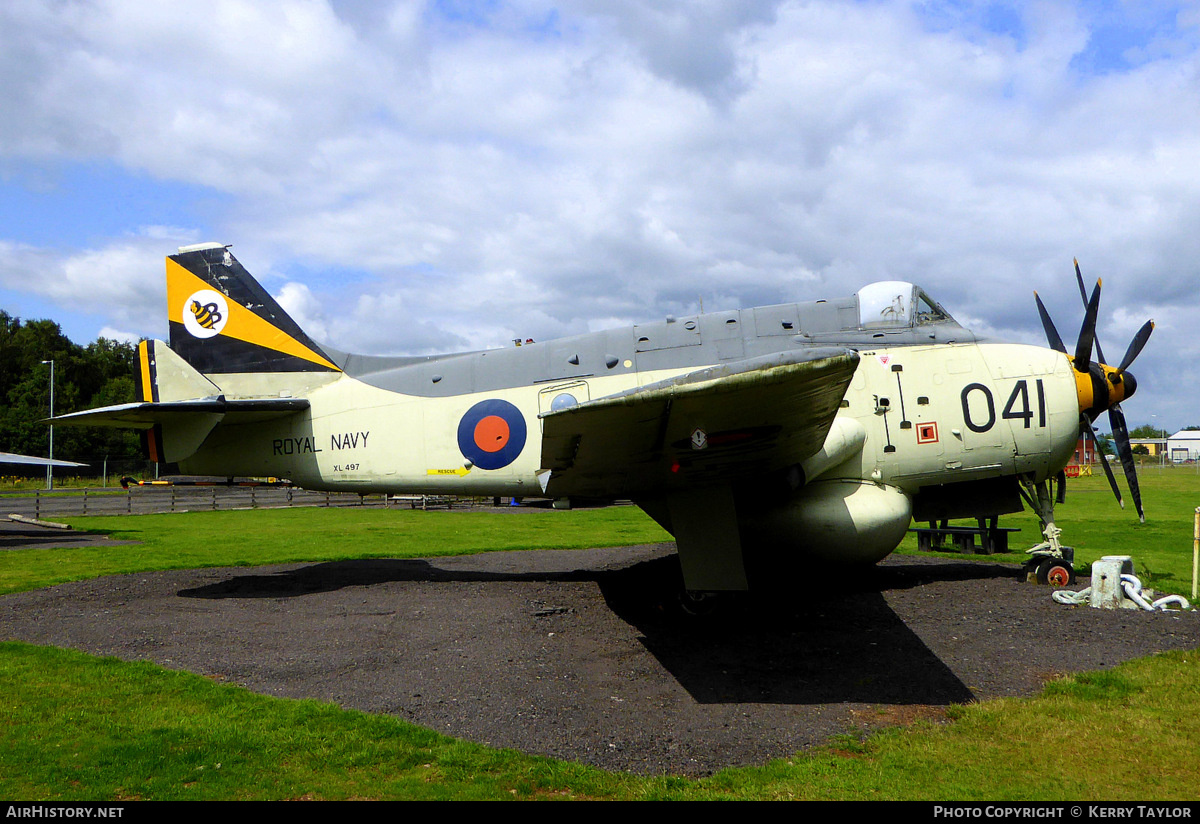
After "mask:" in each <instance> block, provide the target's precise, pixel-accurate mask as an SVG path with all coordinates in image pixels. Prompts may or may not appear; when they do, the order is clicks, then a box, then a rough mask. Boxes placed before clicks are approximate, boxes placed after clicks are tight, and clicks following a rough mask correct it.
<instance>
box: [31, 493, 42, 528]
mask: <svg viewBox="0 0 1200 824" xmlns="http://www.w3.org/2000/svg"><path fill="white" fill-rule="evenodd" d="M33 517H35V518H37V519H38V520H39V521H40V520H41V519H42V493H41V492H39V491H38V490H36V489H35V490H34V491H33Z"/></svg>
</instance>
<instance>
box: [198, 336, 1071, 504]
mask: <svg viewBox="0 0 1200 824" xmlns="http://www.w3.org/2000/svg"><path fill="white" fill-rule="evenodd" d="M860 356H861V359H860V363H859V366H858V369H857V371H856V373H855V376H854V378H853V380H852V382H851V385H850V388H849V389H848V390H847V392H846V396H845V401H844V403H843V408H842V410H841V412H840V413H839V415H840V416H846V417H850V418H853V419H855V420H856V421H857V422H858V423H859V424H860V425H861V426H862V428H863V429H864V430H865V433H866V437H865V439H864V444H863V448H862V450H861V451H860V452H858V453H857V454H856V455H854V456H853V457H851V458H850V459H849V460H847V461H845V462H844V463H842V464H840V465H839V466H836V467H831V468H827V469H825V471H824V473H823V474H822V479H825V480H829V479H835V478H845V479H855V480H859V479H861V480H863V481H866V482H874V483H877V484H884V485H888V486H890V487H893V488H895V489H898V490H900V491H902V492H903V493H905V494H906V495H910V496H911V495H912V494H914V493H915V492H916V490H917V489H918V488H919V487H920V486H923V485H927V484H949V483H954V482H958V481H968V480H978V479H982V478H989V477H997V476H1000V475H1013V474H1016V473H1028V474H1030V475H1032V476H1033V477H1034V479H1043V478H1046V477H1048V476H1050V475H1053V474H1054V473H1056V472H1057V471H1058V470H1059V469H1060V468H1061V467H1062V466H1064V465H1065V464H1066V463H1067V461H1068V459H1069V458H1070V456H1071V454H1072V453H1073V451H1074V448H1075V443H1076V438H1077V433H1078V431H1079V430H1078V417H1079V407H1078V400H1077V394H1076V385H1075V378H1074V375H1073V373H1072V370H1071V368H1070V364H1069V362H1068V360H1067V359H1066V358H1065V357H1064V356H1063V355H1061V354H1059V353H1057V352H1054V351H1052V350H1049V349H1043V348H1039V347H1033V346H1025V345H1018V344H974V343H970V344H937V345H929V346H904V347H895V348H891V349H880V350H865V349H864V350H863V351H862V352H861V353H860ZM896 367H900V369H899V370H897V369H896ZM687 371H690V370H688V369H674V370H671V369H666V370H656V371H642V372H639V371H637V370H636V369H635V368H632V367H625V366H624V365H623V364H622V365H621V366H620V367H618V368H617V369H615V370H614V373H612V374H608V375H603V376H594V377H588V378H585V379H577V378H576V379H570V380H564V381H560V382H547V383H538V384H534V385H529V386H519V387H514V388H511V389H505V390H500V391H494V392H485V393H474V394H466V395H456V396H451V397H421V396H415V395H406V394H401V393H397V392H391V391H387V390H384V389H380V388H377V387H374V386H371V385H369V384H366V383H363V382H362V381H360V380H356V379H354V378H351V377H349V376H347V375H344V374H337V375H322V376H312V375H287V374H264V373H258V374H243V375H210V376H209V377H210V378H211V379H213V380H214V382H216V383H218V384H219V385H220V386H221V387H222V389H223V390H225V391H229V392H230V393H231V395H236V396H238V397H249V396H259V397H266V396H272V397H279V396H280V395H281V394H283V395H288V394H295V395H296V396H301V395H303V396H305V397H307V398H308V400H309V402H310V409H309V410H308V411H307V412H306V413H302V414H299V415H294V416H291V417H282V418H278V419H276V420H273V421H259V422H255V423H253V424H246V425H241V426H233V425H223V426H219V427H217V429H215V430H214V431H213V433H212V434H211V435H210V436H209V438H208V439H207V440H206V441H205V443H204V444H203V446H202V447H201V448H200V450H198V451H197V453H196V454H195V455H194V456H192V457H191V458H189V459H187V460H185V461H183V462H181V466H182V468H183V469H184V471H186V472H188V473H193V474H221V475H249V476H279V477H287V478H290V479H292V480H293V481H295V482H296V483H297V484H299V485H301V486H304V487H306V488H309V489H328V490H345V491H357V492H364V493H369V492H389V493H392V492H411V493H418V494H421V493H424V494H458V495H488V496H491V495H506V496H507V495H513V496H534V495H538V494H540V492H541V488H540V485H539V483H538V480H537V473H538V470H539V469H540V468H541V467H540V459H541V454H540V452H541V450H540V440H541V421H540V419H539V418H538V415H539V414H540V413H543V412H548V411H549V409H550V403H551V402H552V400H553V398H554V397H555V396H556V394H557V392H556V390H557V389H569V390H570V391H571V392H572V394H574V395H576V396H577V398H578V400H580V401H581V402H582V401H585V400H586V399H587V398H599V397H603V396H605V395H610V394H613V393H616V392H620V391H622V390H626V389H631V388H634V387H636V386H639V385H646V384H649V383H653V382H655V381H659V380H663V379H666V378H670V377H674V376H676V375H679V374H683V373H684V372H687ZM492 398H498V399H502V400H505V401H508V402H510V403H512V404H513V405H514V406H516V407H517V408H518V409H519V410H520V412H521V414H522V415H523V417H524V419H525V423H526V427H527V430H528V435H527V438H526V442H525V446H524V449H523V450H522V451H521V453H520V455H519V456H518V457H517V458H516V459H515V460H514V461H513V462H512V463H511V464H509V465H508V466H505V467H503V468H501V469H495V470H485V469H480V468H478V467H471V466H469V465H467V461H466V459H465V458H464V456H463V454H462V452H461V451H460V449H459V446H458V426H459V422H460V420H461V419H462V417H463V415H464V414H465V413H466V412H467V410H468V409H470V408H471V407H472V406H473V405H474V404H475V403H478V402H479V401H481V400H485V399H492ZM885 410H886V411H885ZM614 494H615V495H620V494H621V492H620V490H614Z"/></svg>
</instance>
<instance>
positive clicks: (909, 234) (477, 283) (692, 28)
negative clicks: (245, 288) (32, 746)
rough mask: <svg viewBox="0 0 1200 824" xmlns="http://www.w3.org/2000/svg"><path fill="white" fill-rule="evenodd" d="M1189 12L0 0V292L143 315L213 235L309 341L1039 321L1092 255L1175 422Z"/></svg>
mask: <svg viewBox="0 0 1200 824" xmlns="http://www.w3.org/2000/svg"><path fill="white" fill-rule="evenodd" d="M1198 46H1200V8H1197V6H1196V5H1195V4H1194V3H1175V2H1157V0H1130V1H1129V2H1099V3H1097V2H1078V3H1072V2H1030V3H988V2H972V0H957V2H888V1H887V0H880V2H858V3H852V2H846V1H845V0H837V1H836V2H822V0H812V1H811V2H783V1H780V2H768V0H729V2H708V1H707V0H691V2H671V0H657V2H650V0H644V1H643V2H635V0H562V2H553V1H552V0H494V2H484V1H481V2H467V0H461V1H460V0H443V1H442V2H432V1H431V2H417V1H416V0H413V1H411V2H407V1H405V0H399V1H398V2H391V3H385V2H374V0H281V1H280V2H265V1H264V0H246V1H245V2H242V1H241V0H204V2H194V3H192V2H172V3H162V2H137V1H136V0H112V2H105V1H104V0H96V1H95V2H82V1H81V2H69V1H68V0H62V1H61V2H60V1H58V0H41V2H35V1H34V0H13V2H5V3H3V4H0V81H2V82H0V107H2V108H0V111H2V112H3V117H0V308H3V309H5V310H6V311H8V312H9V313H10V314H14V315H18V316H20V317H22V318H27V319H32V318H41V317H49V318H52V319H54V320H57V321H58V322H59V323H61V324H62V326H63V328H64V330H65V331H66V332H67V334H68V335H70V336H71V337H72V339H74V340H75V341H77V342H79V343H87V342H89V341H91V340H93V339H95V337H96V336H98V335H104V336H107V337H116V338H122V339H136V338H138V337H141V336H153V337H160V338H161V337H164V336H165V334H166V316H165V285H164V282H163V261H162V259H163V257H164V255H167V254H170V253H172V252H173V251H174V250H175V248H176V247H177V246H178V245H180V244H184V243H195V242H200V241H209V240H214V241H219V242H221V243H226V244H232V245H233V251H234V254H236V255H237V256H238V258H239V260H241V261H242V263H243V264H245V265H246V267H247V268H248V269H249V270H250V271H251V272H252V273H254V274H255V275H256V276H257V277H258V278H259V279H260V280H261V281H262V283H263V284H264V285H265V286H266V287H267V289H268V290H269V291H271V292H272V294H274V295H276V296H277V297H279V299H280V302H281V303H282V304H283V305H284V306H285V308H286V309H288V311H289V312H290V313H291V314H293V316H294V317H295V318H296V319H297V320H298V321H299V322H300V323H301V325H302V326H304V327H305V329H306V330H307V331H308V332H309V333H310V334H311V335H312V336H313V337H314V338H316V339H318V340H321V341H324V342H327V343H330V344H332V345H333V346H335V347H338V348H341V349H346V350H351V351H359V352H367V353H398V354H421V353H430V352H443V351H454V350H459V349H466V348H479V347H487V346H502V345H506V344H508V342H509V341H510V340H511V338H514V337H517V336H520V337H533V338H537V339H539V340H542V339H547V338H553V337H558V336H562V335H567V334H573V333H577V332H580V331H586V330H589V329H600V328H606V327H610V326H616V325H621V324H628V323H633V322H637V321H641V320H648V319H653V318H656V317H659V316H661V315H663V314H666V313H676V314H683V313H689V312H695V311H698V310H699V308H700V305H701V302H703V307H704V308H705V309H706V310H710V311H711V310H715V309H725V308H736V307H742V306H750V305H761V304H765V303H781V302H790V301H794V300H812V299H817V298H821V297H835V296H840V295H846V294H850V293H852V292H854V291H855V290H857V289H858V288H859V287H860V286H862V285H864V284H866V283H869V282H871V281H874V280H881V279H903V280H912V281H914V282H917V283H919V284H921V285H922V286H924V287H925V288H926V289H927V290H928V291H929V292H930V293H931V294H932V295H933V296H934V297H935V298H936V299H938V300H939V301H940V302H941V303H942V304H943V305H945V306H946V308H947V309H949V310H950V312H951V313H952V314H954V315H955V316H956V317H957V318H958V319H959V320H960V321H962V322H963V324H964V325H966V326H968V327H970V328H972V329H974V330H975V331H977V332H980V333H983V334H987V335H991V336H995V337H999V338H1003V339H1008V340H1014V341H1024V342H1030V343H1039V344H1040V343H1043V342H1044V336H1043V334H1042V331H1041V326H1040V324H1039V322H1038V318H1037V312H1036V309H1035V306H1034V302H1033V290H1034V289H1037V290H1038V291H1039V292H1040V294H1041V295H1042V297H1043V299H1044V300H1045V301H1046V303H1047V305H1048V306H1049V308H1050V311H1051V313H1052V314H1053V315H1054V317H1055V319H1056V321H1057V323H1058V326H1059V329H1060V331H1061V332H1062V334H1063V337H1064V338H1066V339H1068V340H1069V341H1073V340H1074V338H1075V336H1076V335H1077V332H1078V326H1079V323H1080V320H1081V318H1082V308H1081V306H1080V302H1079V296H1078V291H1077V287H1076V286H1075V281H1074V276H1073V271H1072V267H1071V259H1072V257H1073V256H1078V258H1079V260H1080V264H1081V266H1082V268H1083V272H1084V275H1085V276H1086V277H1088V278H1089V279H1095V278H1097V277H1102V278H1103V279H1104V291H1103V300H1102V305H1101V321H1100V336H1101V341H1102V342H1103V343H1104V345H1105V348H1106V354H1108V356H1109V357H1110V358H1111V359H1112V360H1114V361H1117V360H1119V359H1120V354H1121V353H1122V352H1123V351H1124V348H1125V345H1126V343H1127V342H1128V341H1129V339H1130V338H1131V337H1132V335H1133V333H1134V332H1135V331H1136V329H1137V328H1138V326H1140V325H1141V323H1142V322H1144V321H1145V320H1146V319H1148V318H1154V319H1155V321H1156V322H1157V324H1158V326H1157V329H1156V331H1155V334H1154V336H1153V338H1152V339H1151V341H1150V343H1149V345H1148V346H1147V348H1146V350H1145V351H1144V352H1143V354H1142V356H1141V358H1140V359H1139V360H1138V364H1137V368H1136V369H1135V370H1134V371H1135V372H1136V373H1137V375H1138V378H1139V381H1140V383H1139V386H1140V390H1139V393H1138V396H1137V397H1136V398H1134V399H1132V400H1131V401H1129V402H1126V403H1125V404H1124V406H1125V409H1126V414H1127V416H1128V418H1129V422H1130V425H1131V426H1135V425H1138V424H1141V423H1150V424H1153V425H1155V426H1163V427H1166V428H1169V429H1174V428H1178V427H1181V426H1184V425H1186V424H1200V409H1197V405H1198V401H1200V367H1198V366H1197V362H1198V360H1200V331H1198V330H1197V327H1200V50H1198Z"/></svg>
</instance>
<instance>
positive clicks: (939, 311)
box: [858, 280, 954, 329]
mask: <svg viewBox="0 0 1200 824" xmlns="http://www.w3.org/2000/svg"><path fill="white" fill-rule="evenodd" d="M947 320H949V321H952V320H954V319H953V318H952V317H950V313H949V312H947V311H946V310H945V309H943V308H942V307H941V306H940V305H938V303H937V302H936V301H935V300H933V299H932V298H931V297H929V295H927V294H925V290H924V289H922V288H921V287H919V286H915V285H913V284H911V283H909V282H907V281H903V280H884V281H880V282H878V283H872V284H870V285H868V286H864V287H863V288H862V289H859V290H858V323H859V325H860V326H861V327H862V328H864V329H875V328H890V329H899V328H905V327H909V326H921V325H924V324H927V323H938V322H940V321H947Z"/></svg>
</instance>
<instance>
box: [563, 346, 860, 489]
mask: <svg viewBox="0 0 1200 824" xmlns="http://www.w3.org/2000/svg"><path fill="white" fill-rule="evenodd" d="M857 366H858V353H857V352H854V351H852V350H848V349H833V348H816V349H808V350H803V351H796V352H787V353H781V354H776V355H770V356H767V357H761V358H750V359H746V360H741V361H736V362H733V363H729V364H722V365H720V366H713V367H708V368H705V369H700V370H697V371H694V372H689V373H687V374H685V375H681V376H678V377H675V378H671V379H669V380H664V381H660V382H657V383H651V384H647V385H646V386H641V387H638V388H636V389H630V390H627V391H625V392H620V393H617V394H615V395H609V396H606V397H602V398H598V399H596V400H593V401H589V402H587V403H583V404H580V405H579V406H575V407H571V408H568V409H564V410H560V411H556V412H549V413H546V414H544V415H543V416H542V418H543V430H542V467H543V468H542V473H541V474H540V479H541V480H542V483H543V486H544V487H545V491H546V493H547V494H549V495H553V496H556V497H557V496H565V495H581V496H589V495H594V496H612V495H614V494H616V495H619V496H627V497H633V498H636V497H638V496H639V495H640V494H642V493H645V492H653V493H654V494H661V493H662V492H663V491H664V490H679V489H685V488H688V487H697V488H699V487H706V486H712V485H713V484H726V483H732V482H738V481H749V482H753V480H754V479H755V478H764V479H765V478H767V477H770V476H771V474H772V473H777V472H779V471H783V470H786V469H787V468H789V467H791V466H794V465H796V464H799V463H800V462H801V461H803V460H804V459H805V458H808V457H809V456H811V455H813V454H814V453H816V452H817V451H819V450H820V449H821V447H822V445H823V444H824V442H825V437H826V435H827V433H828V432H829V428H830V425H831V424H832V423H833V419H834V417H835V416H836V415H837V410H838V407H839V405H840V403H841V400H842V397H843V396H844V395H845V393H846V388H847V387H848V386H849V384H850V380H851V379H852V378H853V376H854V370H855V368H856V367H857Z"/></svg>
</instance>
